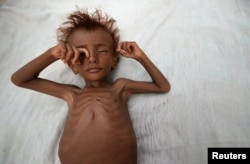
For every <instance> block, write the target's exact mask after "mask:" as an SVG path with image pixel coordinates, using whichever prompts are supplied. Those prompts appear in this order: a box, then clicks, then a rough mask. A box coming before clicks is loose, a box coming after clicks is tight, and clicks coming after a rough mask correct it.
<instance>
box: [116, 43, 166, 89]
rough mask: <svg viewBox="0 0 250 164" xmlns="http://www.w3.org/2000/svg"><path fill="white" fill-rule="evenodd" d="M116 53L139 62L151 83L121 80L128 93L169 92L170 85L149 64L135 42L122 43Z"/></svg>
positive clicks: (152, 65)
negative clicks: (149, 77)
mask: <svg viewBox="0 0 250 164" xmlns="http://www.w3.org/2000/svg"><path fill="white" fill-rule="evenodd" d="M117 52H119V53H120V54H121V55H122V56H124V57H128V58H132V59H135V60H137V61H138V62H140V63H141V64H142V65H143V66H144V68H145V69H146V70H147V72H148V73H149V75H150V76H151V78H152V82H142V81H133V80H127V79H121V81H122V82H123V85H124V89H125V90H126V91H127V92H128V93H129V94H133V93H164V92H168V91H169V90H170V84H169V82H168V80H167V79H166V78H165V77H164V75H163V74H162V73H161V72H160V70H159V69H158V68H157V67H156V66H155V65H154V64H153V63H152V62H151V60H150V59H149V58H148V57H147V56H146V55H145V53H144V52H143V51H142V50H141V49H140V48H139V46H138V45H137V44H136V43H135V42H122V43H120V44H119V45H118V48H117Z"/></svg>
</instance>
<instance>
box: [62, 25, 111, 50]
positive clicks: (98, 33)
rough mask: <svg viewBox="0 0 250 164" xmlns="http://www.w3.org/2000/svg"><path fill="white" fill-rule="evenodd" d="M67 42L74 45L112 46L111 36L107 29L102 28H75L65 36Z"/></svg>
mask: <svg viewBox="0 0 250 164" xmlns="http://www.w3.org/2000/svg"><path fill="white" fill-rule="evenodd" d="M67 42H68V43H70V44H73V45H75V46H79V45H80V44H95V45H107V46H112V45H113V38H112V36H111V34H110V33H109V32H108V31H106V30H105V29H102V28H96V29H85V28H77V29H75V30H73V31H72V32H71V33H70V35H69V36H68V38H67Z"/></svg>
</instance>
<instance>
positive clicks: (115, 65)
mask: <svg viewBox="0 0 250 164" xmlns="http://www.w3.org/2000/svg"><path fill="white" fill-rule="evenodd" d="M118 62H119V56H118V54H117V55H115V56H113V61H112V65H111V68H112V70H113V69H115V68H116V67H117V65H118Z"/></svg>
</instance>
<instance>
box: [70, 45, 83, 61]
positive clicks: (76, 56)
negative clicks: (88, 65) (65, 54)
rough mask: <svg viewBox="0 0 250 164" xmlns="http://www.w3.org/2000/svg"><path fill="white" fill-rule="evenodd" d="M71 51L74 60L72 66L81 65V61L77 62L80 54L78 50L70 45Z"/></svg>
mask: <svg viewBox="0 0 250 164" xmlns="http://www.w3.org/2000/svg"><path fill="white" fill-rule="evenodd" d="M72 49H73V51H74V58H73V59H72V63H73V64H81V61H80V60H79V56H80V53H79V51H78V49H77V48H76V47H75V46H73V45H72Z"/></svg>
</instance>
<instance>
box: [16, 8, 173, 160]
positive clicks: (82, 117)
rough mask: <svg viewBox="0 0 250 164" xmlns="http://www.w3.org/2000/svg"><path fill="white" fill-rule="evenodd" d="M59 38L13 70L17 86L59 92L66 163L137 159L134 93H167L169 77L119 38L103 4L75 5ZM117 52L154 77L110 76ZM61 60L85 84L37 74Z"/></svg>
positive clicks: (62, 150)
mask: <svg viewBox="0 0 250 164" xmlns="http://www.w3.org/2000/svg"><path fill="white" fill-rule="evenodd" d="M58 40H59V43H58V44H57V45H56V46H54V47H52V48H49V49H48V50H47V51H46V52H44V53H43V54H41V55H40V56H38V57H37V58H35V59H33V60H32V61H30V62H29V63H27V64H26V65H24V66H23V67H22V68H20V69H19V70H18V71H16V72H15V73H14V74H13V75H12V78H11V80H12V82H13V83H14V84H16V85H17V86H20V87H24V88H28V89H32V90H35V91H38V92H42V93H45V94H48V95H52V96H55V97H58V98H61V99H63V100H65V101H66V103H67V104H68V116H67V120H66V123H65V127H64V131H63V134H62V137H61V141H60V145H59V158H60V161H61V163H62V164H136V163H137V146H136V136H135V132H134V129H133V126H132V123H131V119H130V116H129V112H128V105H127V100H128V98H129V96H131V95H132V94H138V93H164V92H168V91H169V90H170V85H169V82H168V80H167V79H166V78H165V77H164V76H163V74H162V73H161V72H160V71H159V70H158V69H157V68H156V66H155V65H154V64H153V63H152V62H151V61H150V60H149V58H148V57H147V56H146V55H145V53H144V52H143V51H142V50H141V49H140V48H139V47H138V45H137V44H136V43H135V42H120V43H119V34H118V28H117V27H116V26H115V20H114V19H113V18H111V17H109V16H108V15H105V14H103V13H102V12H100V11H99V10H96V11H95V12H93V13H89V12H88V11H87V10H79V9H78V10H77V11H75V12H73V13H71V14H70V15H69V17H68V20H67V21H66V22H64V23H63V24H62V26H61V27H59V29H58ZM119 54H120V55H122V56H124V57H127V58H132V59H135V60H137V61H138V62H139V63H141V64H142V65H143V66H144V68H145V69H146V70H147V72H148V73H149V75H150V76H151V78H152V82H144V81H133V80H129V79H125V78H119V79H116V80H115V81H113V82H112V81H109V79H110V78H108V77H109V74H110V72H111V71H112V70H113V69H115V68H116V67H117V64H118V61H119ZM58 59H60V60H62V61H63V62H64V63H66V64H68V66H69V67H70V68H71V69H72V71H73V72H74V73H75V74H79V75H81V77H82V78H83V79H84V81H85V86H84V88H80V87H78V86H75V85H71V84H61V83H57V82H54V81H50V80H47V79H43V78H41V77H39V74H40V72H41V71H43V70H44V69H45V68H46V67H48V66H49V65H51V64H52V63H54V62H55V61H57V60H58Z"/></svg>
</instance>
